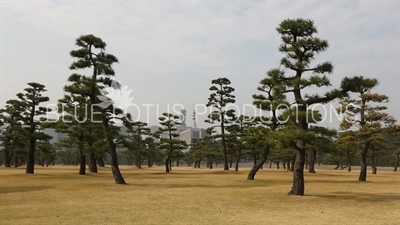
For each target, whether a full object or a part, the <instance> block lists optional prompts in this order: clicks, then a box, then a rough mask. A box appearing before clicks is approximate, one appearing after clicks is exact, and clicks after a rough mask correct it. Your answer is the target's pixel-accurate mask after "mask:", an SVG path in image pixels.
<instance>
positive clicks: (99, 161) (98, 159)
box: [96, 156, 106, 167]
mask: <svg viewBox="0 0 400 225" xmlns="http://www.w3.org/2000/svg"><path fill="white" fill-rule="evenodd" d="M96 160H97V165H99V167H106V165H105V164H104V160H103V157H101V156H97V157H96Z"/></svg>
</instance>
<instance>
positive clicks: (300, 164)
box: [288, 149, 306, 195]
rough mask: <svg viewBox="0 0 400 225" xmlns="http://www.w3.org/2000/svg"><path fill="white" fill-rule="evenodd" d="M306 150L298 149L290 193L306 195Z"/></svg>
mask: <svg viewBox="0 0 400 225" xmlns="http://www.w3.org/2000/svg"><path fill="white" fill-rule="evenodd" d="M305 159H306V150H304V149H300V150H297V154H296V160H295V162H294V169H293V185H292V189H291V190H290V191H289V193H288V195H304V164H305V161H306V160H305Z"/></svg>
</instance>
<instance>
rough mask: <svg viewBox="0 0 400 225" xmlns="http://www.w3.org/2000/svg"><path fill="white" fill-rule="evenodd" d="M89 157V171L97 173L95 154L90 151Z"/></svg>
mask: <svg viewBox="0 0 400 225" xmlns="http://www.w3.org/2000/svg"><path fill="white" fill-rule="evenodd" d="M89 157H90V158H89V172H91V173H97V164H96V156H95V154H94V152H91V153H90V155H89Z"/></svg>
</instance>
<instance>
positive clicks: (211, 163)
mask: <svg viewBox="0 0 400 225" xmlns="http://www.w3.org/2000/svg"><path fill="white" fill-rule="evenodd" d="M208 160H209V162H210V167H209V169H212V168H213V161H212V160H211V159H210V158H208Z"/></svg>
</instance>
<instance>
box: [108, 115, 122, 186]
mask: <svg viewBox="0 0 400 225" xmlns="http://www.w3.org/2000/svg"><path fill="white" fill-rule="evenodd" d="M103 129H104V133H105V136H106V140H107V144H108V148H109V153H110V156H111V171H112V174H113V176H114V180H115V183H116V184H126V182H125V180H124V177H123V176H122V174H121V171H120V170H119V166H118V156H117V149H116V147H115V143H114V140H113V139H112V138H111V137H110V134H109V133H110V131H109V130H110V128H109V124H108V121H107V120H103Z"/></svg>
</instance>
